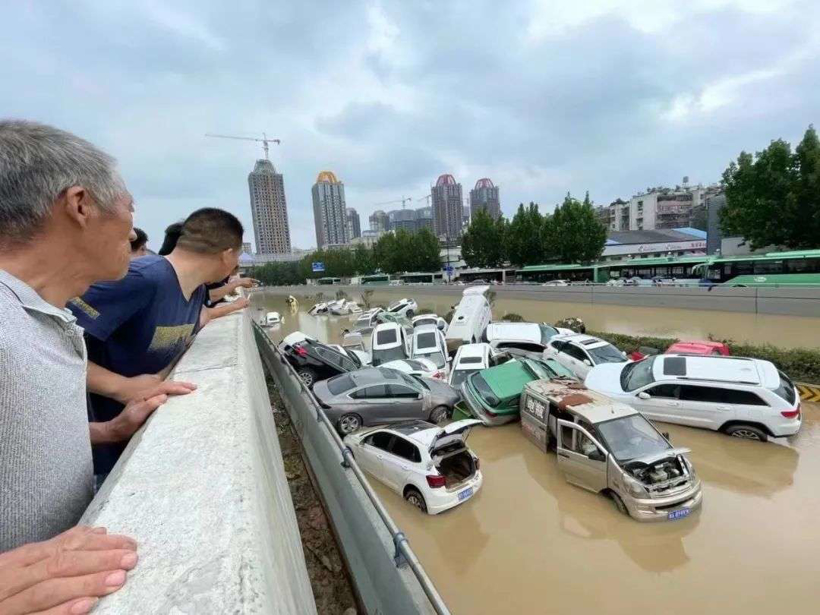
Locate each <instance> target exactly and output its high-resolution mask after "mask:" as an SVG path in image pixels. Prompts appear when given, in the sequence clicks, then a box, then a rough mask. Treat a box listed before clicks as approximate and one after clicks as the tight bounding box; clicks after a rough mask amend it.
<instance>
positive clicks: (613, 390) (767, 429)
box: [586, 355, 802, 442]
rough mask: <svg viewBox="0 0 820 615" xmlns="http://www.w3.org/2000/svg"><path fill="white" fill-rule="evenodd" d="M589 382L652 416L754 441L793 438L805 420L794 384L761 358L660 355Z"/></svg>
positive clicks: (603, 370) (593, 374) (608, 369)
mask: <svg viewBox="0 0 820 615" xmlns="http://www.w3.org/2000/svg"><path fill="white" fill-rule="evenodd" d="M586 385H587V387H588V388H590V389H592V390H595V391H598V392H600V393H603V394H604V395H608V396H609V397H612V398H614V399H617V400H619V401H623V402H626V403H627V404H629V405H631V406H634V407H635V408H636V409H637V410H639V411H640V412H641V413H642V414H644V415H645V416H646V417H647V418H650V419H654V420H656V421H662V422H666V423H679V424H681V425H689V426H692V427H704V428H706V429H713V430H715V431H722V432H724V433H727V434H729V435H731V436H735V437H738V438H746V439H749V440H759V441H762V442H765V441H766V440H767V439H768V438H769V437H770V436H773V437H783V436H792V435H794V434H796V433H797V432H798V430H799V429H800V425H801V422H802V416H801V413H800V396H799V395H798V392H797V389H796V388H795V386H794V384H792V381H791V380H789V378H788V376H786V375H785V374H783V373H782V372H779V371H778V370H777V368H775V366H774V365H773V364H772V363H770V362H769V361H762V360H760V359H742V358H738V357H713V356H691V355H659V356H654V357H649V358H646V359H643V360H642V361H638V362H637V363H627V364H618V365H600V366H598V367H595V368H593V369H592V371H590V372H589V375H588V376H587V379H586Z"/></svg>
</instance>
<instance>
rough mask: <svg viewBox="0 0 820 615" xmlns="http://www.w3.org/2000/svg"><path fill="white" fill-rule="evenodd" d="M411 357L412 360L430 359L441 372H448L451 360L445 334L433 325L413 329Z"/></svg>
mask: <svg viewBox="0 0 820 615" xmlns="http://www.w3.org/2000/svg"><path fill="white" fill-rule="evenodd" d="M410 357H411V358H412V359H429V360H430V361H432V362H433V363H435V364H436V367H438V368H439V369H440V370H443V371H444V372H447V363H448V361H449V359H448V357H447V342H445V341H444V334H443V333H442V332H441V331H440V330H439V329H438V328H437V327H434V326H433V325H422V326H420V327H416V328H415V329H413V340H412V344H411V346H410Z"/></svg>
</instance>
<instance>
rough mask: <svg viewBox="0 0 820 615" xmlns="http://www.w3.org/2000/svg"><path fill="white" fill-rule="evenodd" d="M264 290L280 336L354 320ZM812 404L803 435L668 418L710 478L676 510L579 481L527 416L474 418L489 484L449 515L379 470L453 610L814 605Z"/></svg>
mask: <svg viewBox="0 0 820 615" xmlns="http://www.w3.org/2000/svg"><path fill="white" fill-rule="evenodd" d="M405 290H406V291H407V292H406V293H405V294H411V293H410V289H405ZM420 298H421V297H419V299H420ZM446 300H447V299H445V301H446ZM254 301H255V302H260V297H259V296H257V297H255V298H254ZM420 303H421V305H422V307H424V306H425V304H424V303H422V302H420ZM261 304H264V306H265V307H264V309H266V310H271V309H275V310H277V311H279V312H281V313H282V314H283V315H284V316H285V322H284V323H283V325H281V326H280V327H278V328H276V329H273V330H272V331H271V336H272V337H273V338H274V339H277V340H278V339H281V337H282V336H283V335H285V334H286V333H289V332H290V331H294V330H297V329H300V330H302V331H304V332H305V333H309V334H312V335H315V336H316V337H318V338H319V339H322V340H326V341H338V339H339V338H340V332H341V330H342V329H343V328H347V327H350V325H351V323H352V318H350V317H338V318H337V317H318V318H314V317H312V316H308V315H307V314H305V313H303V312H302V311H300V313H298V314H290V313H289V312H288V311H287V309H286V308H285V305H284V298H283V297H273V296H265V297H264V299H261ZM555 305H556V304H554V303H547V304H546V306H545V307H546V308H549V309H553V308H554V307H555ZM306 307H307V306H302V308H303V309H305V308H306ZM429 307H433V306H429ZM436 307H437V308H438V309H439V313H444V311H443V310H441V308H440V307H438V306H436ZM253 309H256V305H255V306H254V308H253ZM510 309H513V308H510ZM515 309H516V310H518V311H519V313H522V315H524V316H525V317H529V318H532V317H533V316H532V315H528V314H527V313H525V312H523V311H521V307H520V306H519V307H516V308H515ZM607 309H608V310H609V309H622V310H626V309H627V308H619V307H618V306H607ZM632 309H633V308H629V310H632ZM664 311H668V310H664ZM496 313H497V311H496ZM576 314H578V313H577V312H576ZM580 316H581V317H582V318H585V316H584V315H583V314H580ZM721 316H722V317H724V318H727V319H731V318H733V317H736V316H738V315H735V314H732V315H730V314H726V313H721ZM558 317H560V315H557V316H556V318H558ZM798 320H800V319H798ZM803 408H804V417H805V420H804V425H803V429H802V431H801V432H800V433H799V434H798V435H797V436H796V437H794V438H790V439H780V440H777V441H775V442H771V443H766V444H760V443H754V442H746V441H741V440H737V439H735V438H730V437H728V436H724V435H721V434H717V433H714V432H710V431H704V430H698V429H692V428H687V427H682V426H677V425H663V424H659V427H660V428H661V429H662V430H663V431H669V432H670V435H671V440H672V442H673V444H674V445H675V446H683V447H689V448H691V449H692V453H691V459H692V461H693V463H694V465H695V469H696V470H697V472H698V474H699V475H700V477H701V479H702V481H703V490H704V500H703V508H702V510H701V511H699V512H697V513H695V514H694V515H693V516H691V517H688V518H685V519H682V520H679V521H670V522H665V523H656V524H644V523H638V522H636V521H633V520H632V519H630V518H629V517H626V516H624V515H621V514H620V513H618V512H617V511H616V510H615V508H614V506H613V505H612V502H611V501H610V500H608V499H607V498H606V497H604V496H601V495H595V494H592V493H589V492H586V491H583V490H581V489H579V488H578V487H574V486H572V485H569V484H568V483H567V482H566V481H565V480H564V477H563V475H562V474H561V473H560V472H559V471H558V468H557V465H556V458H555V455H554V454H553V453H549V454H544V453H541V452H540V451H539V450H538V449H537V448H536V447H535V446H534V445H532V444H531V443H530V442H529V441H528V440H526V439H525V438H524V436H523V435H522V433H521V428H520V424H519V423H514V424H511V425H506V426H504V427H495V428H483V427H481V428H476V429H474V430H473V433H472V434H471V436H470V440H469V445H470V447H471V448H472V449H473V450H474V452H475V453H476V454H477V455H478V456H479V457H480V459H481V470H482V472H483V473H484V486H483V488H482V490H481V491H480V492H479V493H478V494H476V495H475V496H474V497H473V498H471V499H470V500H469V501H468V502H466V503H464V504H463V505H461V506H458V507H456V508H455V509H453V510H451V511H448V512H446V513H443V514H441V515H438V516H428V515H424V514H422V513H420V512H419V511H417V510H416V509H414V508H412V507H410V506H409V505H408V504H407V503H406V502H404V501H403V500H402V498H401V496H399V495H397V494H395V493H393V492H392V491H390V490H389V489H387V488H386V487H384V486H383V485H381V484H380V483H378V482H376V481H375V480H373V481H371V482H372V484H373V485H374V488H375V489H376V491H377V493H378V494H379V496H380V497H381V499H382V501H383V502H384V503H385V505H386V507H387V508H388V510H389V511H390V513H391V515H392V516H393V518H394V519H395V521H396V523H397V524H398V526H399V527H400V528H401V529H402V530H403V531H404V532H405V533H406V534H407V536H408V538H409V540H410V544H411V545H412V547H413V549H414V550H415V552H416V553H417V555H418V556H419V558H420V559H421V561H422V563H423V565H424V567H425V569H426V570H427V571H428V573H429V574H430V576H431V577H432V579H433V581H434V583H435V584H436V587H437V588H438V590H439V591H440V592H441V594H442V596H443V597H444V599H445V601H446V602H447V604H448V606H449V607H450V609H451V610H452V612H453V613H455V614H465V615H466V614H469V615H482V614H493V615H497V614H500V613H578V614H581V613H583V614H586V613H596V612H597V613H606V614H621V613H623V614H627V613H629V614H631V615H633V614H635V613H647V614H650V613H651V614H655V613H657V614H667V613H671V614H679V613H680V614H687V615H691V614H713V613H714V614H715V615H718V614H719V615H728V614H738V615H741V614H742V615H754V614H758V613H760V614H764V613H765V614H767V615H770V614H771V613H778V614H779V613H782V614H802V613H817V612H818V609H820V606H818V605H819V604H820V521H818V517H820V407H818V405H816V404H806V403H804V404H803Z"/></svg>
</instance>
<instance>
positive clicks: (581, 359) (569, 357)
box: [559, 343, 592, 380]
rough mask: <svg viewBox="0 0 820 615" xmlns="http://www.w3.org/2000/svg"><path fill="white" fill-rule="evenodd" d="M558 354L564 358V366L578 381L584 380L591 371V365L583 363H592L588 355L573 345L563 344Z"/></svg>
mask: <svg viewBox="0 0 820 615" xmlns="http://www.w3.org/2000/svg"><path fill="white" fill-rule="evenodd" d="M559 354H561V355H564V357H565V360H566V363H564V366H565V367H568V368H569V369H570V370H572V373H574V374H575V375H576V376H577V377H578V378H579V379H580V380H583V379H584V378H586V377H587V374H588V373H589V370H590V369H592V367H591V365H587V364H586V363H585V361H589V362H590V364H591V363H592V360H591V359H590V358H589V355H587V353H586V352H584V351H583V350H581V349H580V348H578V347H577V346H575V345H574V344H569V343H567V344H564V347H563V348H562V349H561V351H560V353H559Z"/></svg>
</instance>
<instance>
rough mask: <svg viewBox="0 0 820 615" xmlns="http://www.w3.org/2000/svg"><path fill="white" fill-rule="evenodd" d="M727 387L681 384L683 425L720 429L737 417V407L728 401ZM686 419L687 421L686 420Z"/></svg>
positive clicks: (680, 395) (680, 396)
mask: <svg viewBox="0 0 820 615" xmlns="http://www.w3.org/2000/svg"><path fill="white" fill-rule="evenodd" d="M724 391H725V389H721V388H719V387H716V386H712V385H708V384H705V383H704V384H682V385H681V386H680V394H679V398H680V415H679V416H680V417H681V421H680V422H681V423H682V424H683V425H694V426H696V427H706V428H708V429H718V428H719V427H720V426H721V425H723V424H724V423H725V422H726V421H729V420H732V419H733V418H734V417H735V407H734V406H733V405H732V404H729V403H726V396H725V394H724ZM684 421H685V422H684Z"/></svg>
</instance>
